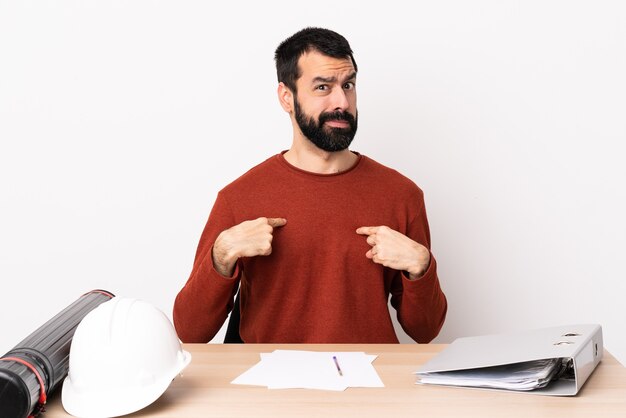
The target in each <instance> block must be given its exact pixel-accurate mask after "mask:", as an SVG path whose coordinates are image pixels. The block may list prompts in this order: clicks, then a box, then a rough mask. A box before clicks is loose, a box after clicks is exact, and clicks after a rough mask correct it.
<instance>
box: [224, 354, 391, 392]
mask: <svg viewBox="0 0 626 418" xmlns="http://www.w3.org/2000/svg"><path fill="white" fill-rule="evenodd" d="M376 357H377V356H376V355H368V354H365V353H363V352H320V351H300V350H275V351H273V352H272V353H261V361H260V362H258V363H257V364H256V365H254V366H253V367H251V368H250V369H248V370H247V371H246V372H244V373H243V374H241V375H240V376H239V377H237V378H236V379H235V380H233V381H232V382H231V383H233V384H236V385H257V386H267V388H268V389H291V388H303V389H322V390H334V391H343V390H346V389H347V388H349V387H384V384H383V382H382V381H381V380H380V377H379V376H378V373H377V372H376V369H374V366H373V365H372V362H373V361H374V360H375V359H376Z"/></svg>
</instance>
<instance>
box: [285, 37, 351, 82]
mask: <svg viewBox="0 0 626 418" xmlns="http://www.w3.org/2000/svg"><path fill="white" fill-rule="evenodd" d="M311 50H316V51H318V52H321V53H322V54H324V55H327V56H329V57H332V58H350V60H352V65H353V66H354V71H357V67H356V61H355V60H354V57H353V56H352V48H350V44H349V43H348V41H347V40H346V38H344V37H343V36H341V35H340V34H338V33H337V32H333V31H332V30H329V29H323V28H312V27H309V28H305V29H302V30H301V31H299V32H296V33H295V34H293V35H291V36H290V37H289V38H287V39H285V40H284V41H283V42H281V44H280V45H278V48H276V53H275V54H274V59H275V60H276V74H277V75H278V82H279V83H281V82H282V83H285V85H286V86H287V87H289V89H290V90H291V91H293V92H294V93H295V92H296V80H298V78H300V76H301V75H302V74H301V73H300V69H299V68H298V60H299V59H300V57H301V56H302V55H303V54H304V53H305V52H309V51H311Z"/></svg>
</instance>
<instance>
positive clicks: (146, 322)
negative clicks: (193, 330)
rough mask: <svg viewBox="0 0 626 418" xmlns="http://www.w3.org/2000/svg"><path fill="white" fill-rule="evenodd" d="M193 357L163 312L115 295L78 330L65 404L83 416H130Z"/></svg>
mask: <svg viewBox="0 0 626 418" xmlns="http://www.w3.org/2000/svg"><path fill="white" fill-rule="evenodd" d="M190 361H191V355H190V354H189V353H188V352H186V351H184V350H183V349H182V346H181V344H180V340H179V339H178V336H177V335H176V331H175V330H174V327H173V326H172V323H171V322H170V320H169V319H168V318H167V316H165V314H164V313H163V312H161V311H160V310H159V309H157V308H156V307H154V306H152V305H151V304H149V303H147V302H143V301H140V300H137V299H130V298H120V297H115V298H113V299H111V300H110V301H107V302H104V303H102V304H101V305H100V306H98V307H97V308H95V309H94V310H93V311H91V312H89V314H87V315H86V316H85V318H84V319H83V320H82V321H81V322H80V324H79V325H78V327H77V328H76V332H75V333H74V337H73V339H72V346H71V348H70V359H69V374H68V376H67V378H66V379H65V382H64V383H63V391H62V397H61V399H62V402H63V407H64V408H65V410H66V411H67V412H68V413H69V414H71V415H74V416H76V417H83V418H87V417H89V418H110V417H117V416H120V415H126V414H130V413H132V412H135V411H138V410H140V409H142V408H145V407H146V406H148V405H150V404H151V403H153V402H154V401H156V400H157V399H158V398H159V397H160V396H161V395H162V394H163V393H164V392H165V390H166V389H167V388H168V386H169V385H170V383H171V382H172V380H173V379H174V378H175V377H176V376H177V375H178V374H179V373H180V372H181V371H182V370H183V369H184V368H185V367H186V366H187V365H188V364H189V362H190Z"/></svg>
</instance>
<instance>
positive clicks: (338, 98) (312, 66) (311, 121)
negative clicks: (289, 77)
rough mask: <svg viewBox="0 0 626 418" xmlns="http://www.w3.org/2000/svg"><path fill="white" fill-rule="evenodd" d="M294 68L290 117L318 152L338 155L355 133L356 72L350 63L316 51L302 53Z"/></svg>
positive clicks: (356, 113) (356, 118)
mask: <svg viewBox="0 0 626 418" xmlns="http://www.w3.org/2000/svg"><path fill="white" fill-rule="evenodd" d="M298 66H299V68H300V71H301V73H302V75H301V76H300V78H299V79H298V80H297V81H296V86H297V88H298V93H297V94H296V95H295V96H294V115H295V119H296V122H297V123H298V126H299V127H300V130H301V131H302V133H303V134H304V136H305V137H306V138H307V139H308V140H310V141H311V142H312V143H313V144H315V146H317V147H318V148H320V149H322V150H324V151H328V152H335V151H342V150H344V149H346V148H348V146H350V143H351V142H352V140H353V139H354V135H355V134H356V129H357V121H358V112H357V110H356V88H355V83H356V72H355V70H354V66H353V65H352V61H351V60H350V59H337V58H331V57H328V56H326V55H323V54H321V53H319V52H317V51H311V52H307V53H305V54H304V55H303V56H301V57H300V60H299V61H298Z"/></svg>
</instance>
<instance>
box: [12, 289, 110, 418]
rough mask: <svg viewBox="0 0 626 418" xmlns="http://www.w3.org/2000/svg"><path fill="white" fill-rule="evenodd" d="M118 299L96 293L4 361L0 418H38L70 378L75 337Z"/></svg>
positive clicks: (81, 299) (67, 310)
mask: <svg viewBox="0 0 626 418" xmlns="http://www.w3.org/2000/svg"><path fill="white" fill-rule="evenodd" d="M113 297H114V295H113V294H112V293H110V292H107V291H104V290H92V291H91V292H88V293H85V294H84V295H82V296H81V297H79V298H78V299H77V300H76V301H75V302H74V303H72V304H71V305H69V306H68V307H66V308H65V309H63V310H62V311H61V312H59V313H58V314H57V315H56V316H54V317H53V318H52V319H50V320H49V321H48V322H46V323H45V324H43V325H42V326H40V327H39V328H38V329H37V330H35V331H34V332H33V333H31V334H30V335H29V336H28V337H26V338H25V339H24V340H23V341H22V342H20V343H19V344H17V345H16V346H15V347H14V348H13V349H12V350H10V351H9V352H8V353H6V354H5V355H4V356H2V357H0V417H2V418H27V417H29V416H36V415H38V414H39V413H40V412H41V411H42V409H43V406H44V404H45V403H46V398H47V396H48V394H50V393H52V392H53V391H54V390H55V389H56V388H57V387H58V386H60V384H61V383H62V382H63V379H64V378H65V376H67V372H68V367H69V354H70V345H71V343H72V337H73V336H74V331H75V330H76V327H77V326H78V324H79V323H80V321H82V319H83V318H84V317H85V315H87V314H88V313H89V312H91V311H92V310H93V309H95V308H96V307H97V306H99V305H100V304H101V303H103V302H106V301H108V300H110V299H111V298H113Z"/></svg>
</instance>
